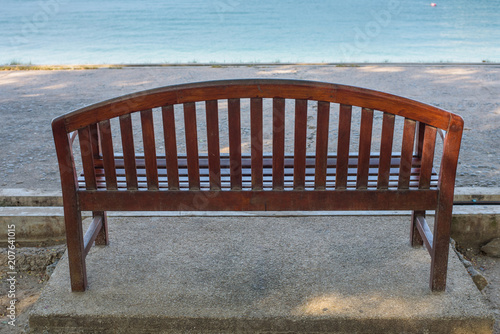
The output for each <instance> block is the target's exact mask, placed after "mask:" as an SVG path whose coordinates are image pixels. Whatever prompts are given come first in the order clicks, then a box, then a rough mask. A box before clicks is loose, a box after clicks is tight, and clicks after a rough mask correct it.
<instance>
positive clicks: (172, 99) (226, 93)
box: [53, 79, 463, 133]
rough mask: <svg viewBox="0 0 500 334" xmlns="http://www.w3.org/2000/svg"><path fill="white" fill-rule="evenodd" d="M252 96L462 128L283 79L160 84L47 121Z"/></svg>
mask: <svg viewBox="0 0 500 334" xmlns="http://www.w3.org/2000/svg"><path fill="white" fill-rule="evenodd" d="M254 97H258V98H275V97H279V98H285V99H304V100H315V101H326V102H332V103H339V104H345V105H352V106H357V107H363V108H370V109H374V110H379V111H384V112H388V113H391V114H394V115H398V116H402V117H406V118H409V119H412V120H415V121H419V122H423V123H425V124H429V125H431V126H434V127H436V128H439V129H443V130H445V131H450V130H453V129H454V128H458V129H460V128H461V127H462V126H463V120H462V118H461V117H460V116H458V115H456V114H453V113H451V112H448V111H445V110H442V109H440V108H437V107H433V106H430V105H428V104H425V103H422V102H418V101H415V100H411V99H408V98H404V97H400V96H396V95H392V94H388V93H383V92H379V91H375V90H370V89H365V88H359V87H354V86H346V85H339V84H331V83H323V82H315V81H304V80H284V79H239V80H220V81H206V82H198V83H190V84H181V85H174V86H165V87H161V88H156V89H150V90H145V91H142V92H137V93H132V94H128V95H124V96H121V97H118V98H114V99H111V100H107V101H104V102H100V103H97V104H94V105H91V106H88V107H85V108H82V109H79V110H76V111H73V112H70V113H68V114H65V115H62V116H60V117H58V118H56V119H54V121H53V123H58V122H63V124H64V126H65V128H66V131H67V132H68V133H69V132H72V131H75V130H78V129H81V128H83V127H86V126H88V125H91V124H95V123H97V122H100V121H104V120H108V119H111V118H115V117H118V116H121V115H124V114H129V113H132V112H137V111H142V110H147V109H151V108H158V107H162V106H166V105H173V104H181V103H187V102H201V101H210V100H222V99H231V98H240V99H241V98H254ZM453 125H456V126H453Z"/></svg>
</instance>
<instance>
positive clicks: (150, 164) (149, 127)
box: [141, 109, 158, 190]
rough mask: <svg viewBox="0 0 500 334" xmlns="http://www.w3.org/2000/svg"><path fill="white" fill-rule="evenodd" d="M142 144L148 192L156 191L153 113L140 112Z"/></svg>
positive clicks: (149, 111)
mask: <svg viewBox="0 0 500 334" xmlns="http://www.w3.org/2000/svg"><path fill="white" fill-rule="evenodd" d="M141 125H142V143H143V146H144V159H145V162H146V177H147V182H148V189H149V190H158V167H157V165H156V145H155V131H154V124H153V111H152V110H151V109H148V110H143V111H141Z"/></svg>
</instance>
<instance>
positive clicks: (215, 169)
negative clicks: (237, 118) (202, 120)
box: [205, 100, 221, 190]
mask: <svg viewBox="0 0 500 334" xmlns="http://www.w3.org/2000/svg"><path fill="white" fill-rule="evenodd" d="M205 109H206V114H207V147H208V169H209V179H210V189H211V190H220V186H221V184H220V143H219V110H218V103H217V100H212V101H206V102H205Z"/></svg>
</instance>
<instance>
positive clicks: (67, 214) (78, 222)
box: [64, 206, 87, 291]
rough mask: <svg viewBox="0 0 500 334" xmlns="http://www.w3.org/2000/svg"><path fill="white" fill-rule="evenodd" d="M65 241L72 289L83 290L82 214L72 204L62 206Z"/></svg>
mask: <svg viewBox="0 0 500 334" xmlns="http://www.w3.org/2000/svg"><path fill="white" fill-rule="evenodd" d="M64 222H65V227H66V243H67V246H68V260H69V274H70V279H71V290H72V291H85V289H86V288H87V270H86V265H85V251H84V243H83V228H82V214H81V212H80V211H79V210H77V209H76V208H75V207H73V206H65V207H64Z"/></svg>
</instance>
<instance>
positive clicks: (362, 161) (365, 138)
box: [356, 108, 373, 189]
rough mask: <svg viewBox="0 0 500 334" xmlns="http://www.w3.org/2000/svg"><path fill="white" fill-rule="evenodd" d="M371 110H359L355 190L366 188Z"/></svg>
mask: <svg viewBox="0 0 500 334" xmlns="http://www.w3.org/2000/svg"><path fill="white" fill-rule="evenodd" d="M372 129H373V110H372V109H368V108H363V109H362V110H361V125H360V128H359V155H358V173H357V178H356V188H357V189H366V188H367V186H368V171H369V168H370V151H371V145H372Z"/></svg>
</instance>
